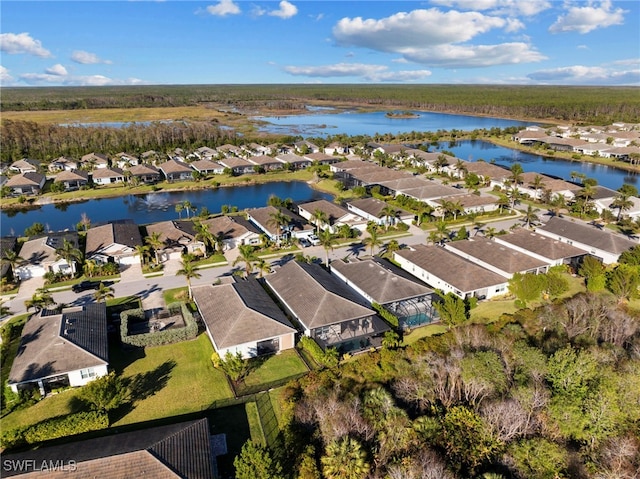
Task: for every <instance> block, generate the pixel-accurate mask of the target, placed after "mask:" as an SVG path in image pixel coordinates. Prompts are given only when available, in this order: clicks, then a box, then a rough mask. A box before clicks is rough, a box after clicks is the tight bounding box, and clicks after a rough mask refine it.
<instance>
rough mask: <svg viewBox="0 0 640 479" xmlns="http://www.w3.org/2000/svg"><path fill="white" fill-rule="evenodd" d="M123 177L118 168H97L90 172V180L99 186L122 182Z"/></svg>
mask: <svg viewBox="0 0 640 479" xmlns="http://www.w3.org/2000/svg"><path fill="white" fill-rule="evenodd" d="M125 178H126V177H125V174H124V171H122V170H121V169H120V168H99V169H97V170H93V171H92V172H91V180H92V181H93V183H94V184H96V185H100V186H104V185H113V184H116V183H124V180H125Z"/></svg>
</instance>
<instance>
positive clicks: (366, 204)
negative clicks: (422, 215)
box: [348, 198, 412, 218]
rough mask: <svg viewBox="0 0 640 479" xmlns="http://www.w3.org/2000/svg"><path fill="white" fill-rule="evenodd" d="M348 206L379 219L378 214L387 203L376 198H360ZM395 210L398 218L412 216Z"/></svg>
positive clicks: (403, 211)
mask: <svg viewBox="0 0 640 479" xmlns="http://www.w3.org/2000/svg"><path fill="white" fill-rule="evenodd" d="M348 204H349V205H351V206H353V207H355V208H358V209H359V210H361V211H364V212H365V213H367V214H369V215H371V216H375V217H376V218H380V213H381V212H382V210H383V209H384V208H385V207H386V206H387V203H385V202H384V201H382V200H379V199H378V198H360V199H356V200H350V201H349V202H348ZM396 210H397V211H399V215H400V216H406V215H412V213H410V212H408V211H405V210H403V209H400V208H396Z"/></svg>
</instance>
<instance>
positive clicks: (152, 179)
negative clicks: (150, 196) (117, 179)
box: [127, 165, 162, 184]
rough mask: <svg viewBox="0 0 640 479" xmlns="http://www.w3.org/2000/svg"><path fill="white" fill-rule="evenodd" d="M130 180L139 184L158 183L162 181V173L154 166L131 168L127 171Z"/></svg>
mask: <svg viewBox="0 0 640 479" xmlns="http://www.w3.org/2000/svg"><path fill="white" fill-rule="evenodd" d="M127 171H128V172H129V175H130V178H131V179H133V180H134V181H137V182H139V183H145V184H149V183H157V182H158V181H160V180H161V179H162V175H161V174H160V171H159V170H158V169H157V168H156V167H155V166H152V165H136V166H131V167H129V169H128V170H127Z"/></svg>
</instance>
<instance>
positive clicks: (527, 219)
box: [522, 205, 540, 228]
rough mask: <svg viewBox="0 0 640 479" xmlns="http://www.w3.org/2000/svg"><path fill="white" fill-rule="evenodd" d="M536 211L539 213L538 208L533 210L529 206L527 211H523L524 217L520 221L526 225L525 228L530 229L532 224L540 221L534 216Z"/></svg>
mask: <svg viewBox="0 0 640 479" xmlns="http://www.w3.org/2000/svg"><path fill="white" fill-rule="evenodd" d="M538 211H540V210H539V209H538V208H534V207H533V206H531V205H528V206H527V211H525V213H524V216H523V217H522V221H523V222H524V223H525V224H526V225H527V227H529V228H530V227H531V224H532V223H536V222H538V221H540V218H538V215H537V214H536V213H537V212H538Z"/></svg>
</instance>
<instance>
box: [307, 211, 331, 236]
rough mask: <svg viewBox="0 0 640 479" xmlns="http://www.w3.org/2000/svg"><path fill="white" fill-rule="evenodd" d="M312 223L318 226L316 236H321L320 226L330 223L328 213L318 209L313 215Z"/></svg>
mask: <svg viewBox="0 0 640 479" xmlns="http://www.w3.org/2000/svg"><path fill="white" fill-rule="evenodd" d="M311 221H312V223H313V224H315V225H316V234H317V235H318V236H320V225H322V224H324V223H327V221H328V217H327V213H326V212H324V211H322V210H320V209H316V210H315V211H314V212H313V214H312V215H311Z"/></svg>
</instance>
